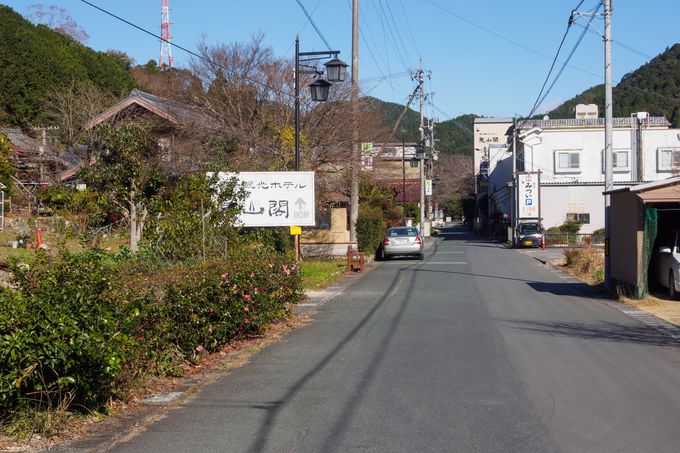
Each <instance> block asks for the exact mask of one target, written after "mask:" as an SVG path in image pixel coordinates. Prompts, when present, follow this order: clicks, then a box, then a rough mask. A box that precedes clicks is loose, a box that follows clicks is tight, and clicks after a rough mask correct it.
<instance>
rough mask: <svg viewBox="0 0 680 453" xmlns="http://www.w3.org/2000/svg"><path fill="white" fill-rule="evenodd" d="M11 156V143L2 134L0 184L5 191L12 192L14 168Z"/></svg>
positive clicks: (0, 142)
mask: <svg viewBox="0 0 680 453" xmlns="http://www.w3.org/2000/svg"><path fill="white" fill-rule="evenodd" d="M11 154H12V142H10V141H9V138H7V136H6V135H5V134H3V133H0V183H2V184H4V186H5V187H6V189H5V191H7V192H10V193H11V191H12V186H13V185H14V180H13V179H12V176H13V175H14V167H13V166H12V161H11V157H12V156H11Z"/></svg>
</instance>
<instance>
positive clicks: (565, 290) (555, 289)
mask: <svg viewBox="0 0 680 453" xmlns="http://www.w3.org/2000/svg"><path fill="white" fill-rule="evenodd" d="M527 285H529V287H531V289H533V290H534V291H536V292H539V293H550V294H554V295H556V296H576V297H582V296H583V295H584V294H585V295H587V296H590V297H598V298H601V297H602V296H601V295H600V294H599V293H597V292H596V291H595V290H594V289H593V288H592V287H591V286H590V285H588V284H587V283H583V282H580V281H578V282H577V283H561V282H559V283H552V282H527Z"/></svg>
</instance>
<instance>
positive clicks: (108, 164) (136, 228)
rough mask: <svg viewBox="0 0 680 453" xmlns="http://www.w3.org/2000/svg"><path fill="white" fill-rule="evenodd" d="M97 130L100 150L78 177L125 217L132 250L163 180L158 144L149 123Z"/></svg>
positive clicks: (122, 124) (132, 123) (109, 126)
mask: <svg viewBox="0 0 680 453" xmlns="http://www.w3.org/2000/svg"><path fill="white" fill-rule="evenodd" d="M98 133H99V134H100V135H99V136H100V141H101V149H103V150H104V151H103V152H102V155H101V156H100V158H99V159H98V161H97V163H96V164H94V165H92V166H91V167H88V168H85V169H84V170H83V171H82V177H83V179H84V180H85V181H86V182H87V184H88V185H89V186H91V187H92V188H94V189H95V190H97V191H98V192H99V193H101V194H103V195H105V196H107V197H108V198H109V200H110V202H111V203H112V204H113V205H115V206H117V207H118V208H119V209H120V212H121V213H122V215H123V216H124V217H125V218H126V219H128V220H129V222H130V250H131V251H132V252H133V253H136V252H137V250H138V245H139V242H140V240H141V238H142V233H143V231H144V225H145V223H146V221H147V219H148V216H149V207H150V205H151V204H152V203H153V202H154V200H155V199H157V198H158V196H159V194H160V191H161V189H162V187H163V185H164V184H165V182H166V178H165V177H164V175H162V173H161V171H160V170H159V165H158V149H157V148H158V144H157V142H155V140H154V139H153V137H152V134H151V131H150V127H149V125H148V124H145V123H143V122H140V121H131V120H129V119H128V120H123V121H121V122H120V123H118V124H117V125H115V126H111V125H109V124H103V125H101V126H99V127H98Z"/></svg>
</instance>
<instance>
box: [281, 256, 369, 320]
mask: <svg viewBox="0 0 680 453" xmlns="http://www.w3.org/2000/svg"><path fill="white" fill-rule="evenodd" d="M376 267H377V263H375V262H371V263H368V264H366V266H365V267H364V271H363V272H345V274H344V275H343V276H342V277H341V278H340V280H338V281H337V282H335V283H334V284H332V285H331V286H329V287H327V288H324V289H322V290H316V291H315V290H306V291H305V292H304V296H305V300H304V301H302V302H300V303H298V304H297V305H295V307H293V314H294V315H296V316H306V315H309V314H311V313H312V312H314V311H315V310H316V309H318V308H319V307H321V306H323V305H325V304H327V303H328V302H330V301H331V300H333V299H335V298H336V297H338V296H339V295H340V294H342V293H343V292H344V291H345V290H346V289H347V288H349V287H350V286H352V285H353V284H354V283H355V282H357V281H358V280H360V279H362V278H363V277H364V276H365V275H366V274H368V273H370V272H371V271H373V269H375V268H376Z"/></svg>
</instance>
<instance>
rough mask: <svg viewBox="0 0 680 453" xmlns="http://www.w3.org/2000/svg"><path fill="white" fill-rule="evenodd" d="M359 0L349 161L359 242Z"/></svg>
mask: <svg viewBox="0 0 680 453" xmlns="http://www.w3.org/2000/svg"><path fill="white" fill-rule="evenodd" d="M358 102H359V0H352V85H351V103H352V156H351V159H350V162H349V167H350V187H349V192H350V195H349V240H350V242H352V243H353V244H356V243H357V219H358V218H359V165H360V162H361V153H360V150H359V118H358V111H359V108H358V105H357V103H358Z"/></svg>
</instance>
